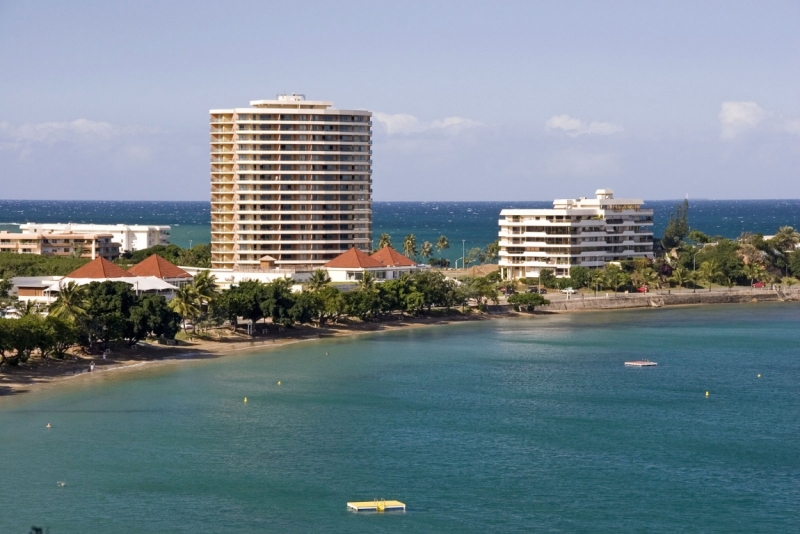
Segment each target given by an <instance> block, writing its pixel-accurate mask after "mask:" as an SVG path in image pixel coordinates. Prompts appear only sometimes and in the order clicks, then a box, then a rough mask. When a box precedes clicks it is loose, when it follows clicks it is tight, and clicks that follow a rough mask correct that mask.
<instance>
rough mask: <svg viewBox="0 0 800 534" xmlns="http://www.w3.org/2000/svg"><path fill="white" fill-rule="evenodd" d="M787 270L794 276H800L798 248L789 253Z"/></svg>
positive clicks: (799, 251) (799, 250) (799, 252)
mask: <svg viewBox="0 0 800 534" xmlns="http://www.w3.org/2000/svg"><path fill="white" fill-rule="evenodd" d="M788 264H789V270H790V272H791V273H792V274H793V275H795V276H796V277H800V249H798V250H795V251H794V252H792V253H791V254H789V261H788Z"/></svg>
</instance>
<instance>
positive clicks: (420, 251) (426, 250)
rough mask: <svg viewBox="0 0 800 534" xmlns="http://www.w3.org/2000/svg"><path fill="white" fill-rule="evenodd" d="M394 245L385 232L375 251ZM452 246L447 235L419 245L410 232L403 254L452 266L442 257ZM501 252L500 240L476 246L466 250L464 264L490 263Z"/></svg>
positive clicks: (417, 259)
mask: <svg viewBox="0 0 800 534" xmlns="http://www.w3.org/2000/svg"><path fill="white" fill-rule="evenodd" d="M391 246H392V238H391V236H389V234H387V233H383V234H381V235H380V237H379V238H378V246H377V248H376V249H375V251H377V250H380V249H382V248H384V247H391ZM449 248H450V241H449V240H448V238H447V236H445V235H442V236H439V238H438V239H437V240H436V243H435V244H434V243H431V242H430V241H423V242H422V245H421V246H419V247H417V237H416V236H415V235H414V234H408V235H407V236H405V237H404V238H403V245H402V250H403V254H404V255H405V256H406V257H408V258H412V259H414V260H415V261H422V262H427V263H428V264H429V265H431V266H433V267H441V268H447V267H450V260H448V259H447V258H444V257H441V254H442V251H443V250H447V249H449ZM434 250H435V252H438V253H439V257H438V258H437V257H435V252H434ZM499 254H500V244H499V240H498V241H494V242H492V243H489V244H488V245H486V246H485V247H484V248H480V247H475V248H471V249H470V250H469V251H467V252H466V255H465V257H464V258H463V260H464V266H467V265H473V264H479V265H480V264H483V263H489V262H493V261H495V260H497V258H498V257H499Z"/></svg>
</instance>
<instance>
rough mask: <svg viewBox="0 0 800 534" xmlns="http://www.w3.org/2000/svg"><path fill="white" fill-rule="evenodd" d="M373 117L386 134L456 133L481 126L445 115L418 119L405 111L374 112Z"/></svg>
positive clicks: (477, 123)
mask: <svg viewBox="0 0 800 534" xmlns="http://www.w3.org/2000/svg"><path fill="white" fill-rule="evenodd" d="M373 117H374V118H375V120H376V121H378V122H379V123H381V124H382V125H383V127H384V128H385V129H386V133H387V134H388V135H397V134H400V135H408V134H414V133H421V132H425V131H435V130H438V131H442V132H447V133H458V132H461V131H463V130H466V129H469V128H475V127H477V126H482V124H481V123H480V122H477V121H473V120H471V119H465V118H464V117H446V118H444V119H437V120H434V121H431V122H423V121H420V120H419V119H418V118H416V117H415V116H414V115H409V114H407V113H397V114H395V115H391V114H389V113H381V112H376V113H373Z"/></svg>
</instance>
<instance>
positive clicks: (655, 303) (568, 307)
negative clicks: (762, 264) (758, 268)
mask: <svg viewBox="0 0 800 534" xmlns="http://www.w3.org/2000/svg"><path fill="white" fill-rule="evenodd" d="M792 300H793V301H798V300H800V297H798V294H797V293H796V292H794V291H793V292H791V293H790V292H788V291H758V292H749V291H710V292H709V291H698V292H697V293H680V294H669V293H666V294H661V293H659V294H648V295H632V294H619V295H617V296H616V298H615V297H614V295H613V294H610V295H609V296H608V297H592V298H580V297H574V298H571V299H569V300H566V299H565V300H557V301H555V302H552V303H551V304H549V305H547V306H540V307H537V308H536V309H537V311H543V312H555V313H560V312H573V311H582V310H587V311H589V310H618V309H628V308H661V307H663V306H686V305H692V304H739V303H746V302H782V301H792Z"/></svg>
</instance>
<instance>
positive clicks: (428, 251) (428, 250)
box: [419, 241, 433, 259]
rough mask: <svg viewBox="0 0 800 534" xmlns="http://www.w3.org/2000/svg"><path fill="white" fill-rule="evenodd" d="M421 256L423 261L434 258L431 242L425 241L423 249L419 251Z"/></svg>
mask: <svg viewBox="0 0 800 534" xmlns="http://www.w3.org/2000/svg"><path fill="white" fill-rule="evenodd" d="M419 255H420V256H421V257H422V258H423V259H428V258H430V257H431V256H433V245H432V244H431V242H430V241H425V242H423V243H422V248H421V249H420V250H419Z"/></svg>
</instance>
